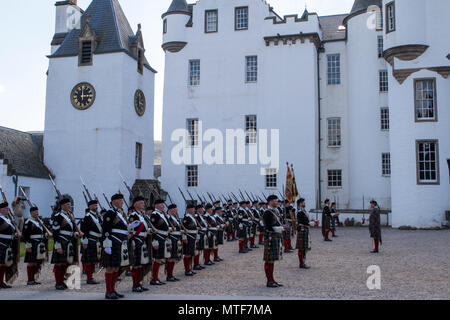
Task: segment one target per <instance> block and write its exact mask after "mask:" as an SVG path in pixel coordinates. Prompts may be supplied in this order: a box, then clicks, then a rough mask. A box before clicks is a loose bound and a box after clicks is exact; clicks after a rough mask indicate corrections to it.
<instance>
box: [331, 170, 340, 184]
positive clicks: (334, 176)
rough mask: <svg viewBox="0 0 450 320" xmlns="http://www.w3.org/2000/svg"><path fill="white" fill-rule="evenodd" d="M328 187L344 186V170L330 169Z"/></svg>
mask: <svg viewBox="0 0 450 320" xmlns="http://www.w3.org/2000/svg"><path fill="white" fill-rule="evenodd" d="M328 187H329V188H340V187H342V170H328Z"/></svg>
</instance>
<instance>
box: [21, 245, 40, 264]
mask: <svg viewBox="0 0 450 320" xmlns="http://www.w3.org/2000/svg"><path fill="white" fill-rule="evenodd" d="M40 243H42V244H43V243H44V242H40V241H32V242H31V245H32V247H31V252H28V251H25V259H24V261H23V262H24V263H42V262H43V261H44V260H45V259H39V260H38V259H37V254H38V250H39V244H40Z"/></svg>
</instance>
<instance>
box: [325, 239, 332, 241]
mask: <svg viewBox="0 0 450 320" xmlns="http://www.w3.org/2000/svg"><path fill="white" fill-rule="evenodd" d="M323 241H333V240H331V239H325V240H323Z"/></svg>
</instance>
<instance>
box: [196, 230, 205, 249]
mask: <svg viewBox="0 0 450 320" xmlns="http://www.w3.org/2000/svg"><path fill="white" fill-rule="evenodd" d="M198 236H199V237H200V239H199V240H198V241H197V246H196V248H195V249H196V250H198V251H201V250H204V249H205V234H204V233H200V232H199V233H198Z"/></svg>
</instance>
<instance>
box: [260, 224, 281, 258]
mask: <svg viewBox="0 0 450 320" xmlns="http://www.w3.org/2000/svg"><path fill="white" fill-rule="evenodd" d="M282 254H283V253H282V250H281V234H279V233H275V232H268V231H266V232H265V233H264V258H263V260H264V261H266V262H270V261H278V260H281V259H282V258H283V256H282Z"/></svg>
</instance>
